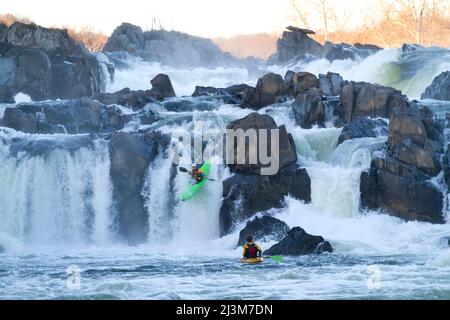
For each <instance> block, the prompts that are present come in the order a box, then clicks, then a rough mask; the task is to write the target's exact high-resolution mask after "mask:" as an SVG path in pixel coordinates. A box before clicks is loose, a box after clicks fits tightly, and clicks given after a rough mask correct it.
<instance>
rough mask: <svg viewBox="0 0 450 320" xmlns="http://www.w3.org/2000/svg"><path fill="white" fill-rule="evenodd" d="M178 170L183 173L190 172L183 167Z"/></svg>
mask: <svg viewBox="0 0 450 320" xmlns="http://www.w3.org/2000/svg"><path fill="white" fill-rule="evenodd" d="M178 170H180V171H181V172H189V171H188V169H186V168H183V167H179V168H178Z"/></svg>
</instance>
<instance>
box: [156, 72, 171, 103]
mask: <svg viewBox="0 0 450 320" xmlns="http://www.w3.org/2000/svg"><path fill="white" fill-rule="evenodd" d="M151 84H152V92H153V94H154V95H155V96H156V97H157V98H159V100H162V99H166V98H173V97H175V90H174V89H173V86H172V82H170V79H169V77H168V76H167V75H166V74H158V75H157V76H156V77H154V78H153V79H152V80H151Z"/></svg>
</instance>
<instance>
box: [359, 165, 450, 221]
mask: <svg viewBox="0 0 450 320" xmlns="http://www.w3.org/2000/svg"><path fill="white" fill-rule="evenodd" d="M429 179H430V176H428V175H426V174H424V173H422V172H421V171H419V170H418V169H417V168H415V167H413V166H411V165H408V164H405V163H403V162H401V161H399V160H397V159H394V158H392V157H385V158H376V159H374V160H373V161H372V164H371V167H370V170H369V171H368V172H363V173H362V175H361V187H360V191H361V204H362V206H363V207H365V208H369V209H374V210H377V209H379V208H381V209H383V210H384V212H385V213H387V214H390V215H393V216H396V217H399V218H402V219H404V220H407V221H408V220H418V221H425V222H431V223H444V222H445V221H444V218H443V214H442V209H443V205H444V195H443V194H442V193H441V192H440V191H439V189H438V188H437V187H436V186H435V185H434V184H433V183H432V182H431V181H429Z"/></svg>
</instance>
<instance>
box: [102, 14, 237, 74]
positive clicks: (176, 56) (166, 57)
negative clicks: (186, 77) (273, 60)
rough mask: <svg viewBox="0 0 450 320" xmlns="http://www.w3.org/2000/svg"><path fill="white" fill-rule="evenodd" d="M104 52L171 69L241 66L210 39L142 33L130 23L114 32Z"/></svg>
mask: <svg viewBox="0 0 450 320" xmlns="http://www.w3.org/2000/svg"><path fill="white" fill-rule="evenodd" d="M103 51H104V52H114V51H126V52H128V53H130V54H133V55H136V56H139V57H141V58H142V59H144V60H146V61H156V62H161V63H163V64H166V65H172V66H192V67H196V66H218V65H224V66H228V65H232V64H236V63H239V61H238V60H237V59H236V58H234V57H232V56H231V55H230V54H229V53H226V52H223V51H222V50H221V49H220V48H219V46H217V45H216V44H215V43H214V42H213V41H212V40H210V39H205V38H200V37H195V36H191V35H188V34H185V33H181V32H177V31H166V30H151V31H145V32H143V31H142V29H141V28H139V27H137V26H134V25H132V24H129V23H123V24H122V25H120V26H119V27H117V28H116V29H115V30H114V32H113V33H112V35H111V37H110V38H109V39H108V42H107V43H106V45H105V46H104V48H103Z"/></svg>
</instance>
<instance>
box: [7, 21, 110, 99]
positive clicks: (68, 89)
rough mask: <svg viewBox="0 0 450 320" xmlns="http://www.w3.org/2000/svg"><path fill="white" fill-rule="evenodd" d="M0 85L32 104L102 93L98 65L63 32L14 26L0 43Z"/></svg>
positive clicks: (101, 80) (102, 75) (103, 81)
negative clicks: (28, 99)
mask: <svg viewBox="0 0 450 320" xmlns="http://www.w3.org/2000/svg"><path fill="white" fill-rule="evenodd" d="M0 66H1V69H2V74H1V75H0V85H3V86H6V87H8V88H9V90H10V92H11V93H12V95H15V94H17V93H19V92H23V93H25V94H27V95H29V96H30V97H31V98H32V99H33V100H48V99H57V98H61V99H67V98H77V97H82V96H90V95H92V94H95V93H97V92H100V91H104V89H105V85H106V82H105V78H104V74H103V70H102V67H101V64H100V62H99V61H98V60H97V58H96V57H95V56H94V55H92V54H90V53H89V51H88V50H87V49H86V48H85V47H84V46H82V45H80V44H77V43H76V42H75V41H74V40H73V39H71V38H70V37H69V35H68V34H67V31H66V30H59V29H47V28H43V27H39V26H36V25H34V24H30V25H28V24H23V23H14V24H13V25H11V26H10V27H9V28H8V30H6V31H3V32H2V39H0Z"/></svg>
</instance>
